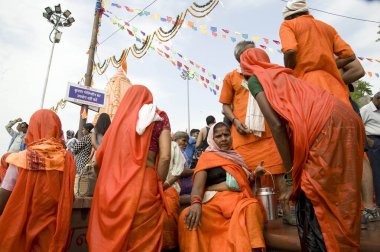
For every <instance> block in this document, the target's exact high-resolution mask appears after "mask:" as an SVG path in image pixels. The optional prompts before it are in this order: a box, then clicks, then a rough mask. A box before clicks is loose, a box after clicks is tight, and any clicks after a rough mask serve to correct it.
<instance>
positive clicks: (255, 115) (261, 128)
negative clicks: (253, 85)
mask: <svg viewBox="0 0 380 252" xmlns="http://www.w3.org/2000/svg"><path fill="white" fill-rule="evenodd" d="M241 86H242V87H243V88H245V89H247V90H248V93H249V95H248V104H247V110H246V114H245V125H246V126H247V127H248V130H249V131H250V132H252V133H253V134H254V135H255V136H258V137H261V135H262V133H263V132H265V122H264V115H263V113H262V112H261V109H260V107H259V104H258V103H257V101H256V99H255V97H253V95H252V94H251V92H249V89H248V82H247V81H246V80H245V79H243V81H242V82H241Z"/></svg>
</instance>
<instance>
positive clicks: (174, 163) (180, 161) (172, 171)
mask: <svg viewBox="0 0 380 252" xmlns="http://www.w3.org/2000/svg"><path fill="white" fill-rule="evenodd" d="M170 156H171V157H170V166H169V172H168V176H167V177H166V182H169V179H170V178H171V177H177V176H180V175H181V174H182V172H183V170H184V168H185V163H186V158H185V157H184V155H183V154H182V151H181V148H180V147H179V146H178V144H177V143H176V142H174V141H172V143H171V154H170ZM172 186H173V188H174V189H175V190H176V191H177V192H178V194H179V193H180V192H181V187H180V185H179V184H178V182H177V181H176V182H174V183H173V185H172Z"/></svg>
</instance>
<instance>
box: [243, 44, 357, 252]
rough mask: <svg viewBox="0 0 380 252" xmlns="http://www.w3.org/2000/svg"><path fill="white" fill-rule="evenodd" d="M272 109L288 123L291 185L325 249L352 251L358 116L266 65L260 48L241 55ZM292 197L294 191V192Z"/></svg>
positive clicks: (285, 72) (315, 88) (286, 72)
mask: <svg viewBox="0 0 380 252" xmlns="http://www.w3.org/2000/svg"><path fill="white" fill-rule="evenodd" d="M241 67H242V70H243V73H244V74H245V75H246V76H252V75H255V76H256V77H257V78H258V80H259V82H260V83H261V85H262V87H263V89H264V93H265V95H266V97H267V99H268V101H269V103H270V105H271V106H272V108H273V109H274V110H275V111H276V112H277V113H278V114H279V115H280V116H281V117H282V118H283V119H285V121H286V122H287V124H288V131H289V135H290V136H291V139H290V143H291V145H292V149H293V173H292V175H293V178H294V189H295V191H296V193H298V192H299V191H300V190H301V188H302V191H304V192H305V194H306V197H307V198H308V199H309V200H310V201H311V202H312V204H313V207H314V210H315V213H316V215H317V218H318V222H319V224H320V226H321V229H322V233H323V237H324V240H325V243H326V247H327V249H328V250H329V251H330V250H331V251H356V250H358V248H359V241H360V180H361V173H362V165H363V163H362V160H363V152H361V151H360V150H362V149H363V148H364V135H363V132H364V129H363V124H362V122H361V119H360V117H359V116H358V115H357V114H356V113H355V112H354V111H353V110H352V109H351V108H350V107H348V106H346V105H345V104H344V103H343V102H341V101H339V100H338V99H337V98H336V97H334V96H333V95H331V94H329V93H328V92H327V91H325V90H324V89H322V88H320V87H318V86H316V85H313V84H309V83H307V82H305V81H302V80H300V79H297V78H295V77H294V76H293V75H292V74H293V71H292V70H290V69H287V68H283V67H281V66H278V65H275V64H271V63H270V61H269V57H268V55H267V54H266V53H265V52H264V51H263V50H260V49H248V50H246V51H245V52H244V53H243V54H242V56H241ZM296 195H297V194H296Z"/></svg>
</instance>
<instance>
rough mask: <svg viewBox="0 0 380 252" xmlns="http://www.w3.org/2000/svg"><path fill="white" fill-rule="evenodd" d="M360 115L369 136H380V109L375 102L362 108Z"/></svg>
mask: <svg viewBox="0 0 380 252" xmlns="http://www.w3.org/2000/svg"><path fill="white" fill-rule="evenodd" d="M360 115H361V116H362V120H363V123H364V126H365V133H366V135H367V136H380V109H377V108H376V106H375V104H373V102H372V101H371V102H369V103H368V104H367V105H365V106H363V107H362V108H361V109H360Z"/></svg>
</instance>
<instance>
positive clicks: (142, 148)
mask: <svg viewBox="0 0 380 252" xmlns="http://www.w3.org/2000/svg"><path fill="white" fill-rule="evenodd" d="M152 103H153V96H152V94H151V92H150V91H149V90H148V88H146V87H144V86H141V85H133V86H132V87H130V88H129V89H128V90H127V92H126V93H125V95H124V98H123V99H122V101H121V103H120V106H119V108H118V110H117V112H116V114H115V117H114V118H113V121H112V124H111V125H110V127H109V129H108V130H107V134H106V135H105V136H104V138H103V141H102V144H101V145H100V147H99V149H98V150H97V152H96V163H97V165H98V166H99V168H100V172H99V176H98V180H97V183H96V187H95V193H94V197H93V200H92V205H91V213H90V218H89V225H88V231H87V243H88V247H89V250H90V251H160V250H161V248H162V237H163V221H164V199H165V198H164V195H163V181H165V180H166V177H167V174H168V169H169V164H170V143H171V138H170V122H169V118H168V116H167V115H166V113H165V112H164V111H159V110H158V109H157V108H156V106H154V105H153V104H152ZM156 160H157V162H156Z"/></svg>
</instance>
